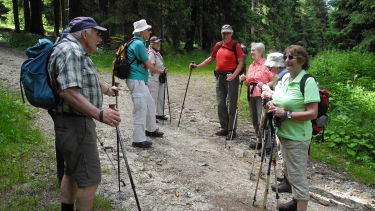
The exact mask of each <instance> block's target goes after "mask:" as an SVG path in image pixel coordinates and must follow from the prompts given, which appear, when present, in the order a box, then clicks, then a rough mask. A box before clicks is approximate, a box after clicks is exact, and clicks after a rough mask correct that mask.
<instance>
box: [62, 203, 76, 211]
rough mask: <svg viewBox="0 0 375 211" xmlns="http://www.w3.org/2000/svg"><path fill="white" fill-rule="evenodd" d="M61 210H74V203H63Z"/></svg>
mask: <svg viewBox="0 0 375 211" xmlns="http://www.w3.org/2000/svg"><path fill="white" fill-rule="evenodd" d="M61 211H74V204H65V203H61Z"/></svg>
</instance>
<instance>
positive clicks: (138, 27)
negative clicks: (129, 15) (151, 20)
mask: <svg viewBox="0 0 375 211" xmlns="http://www.w3.org/2000/svg"><path fill="white" fill-rule="evenodd" d="M133 26H134V31H133V34H134V33H136V32H142V31H144V30H146V29H151V28H152V26H151V25H148V24H147V22H146V20H145V19H141V20H139V21H136V22H134V23H133Z"/></svg>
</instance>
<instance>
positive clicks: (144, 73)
mask: <svg viewBox="0 0 375 211" xmlns="http://www.w3.org/2000/svg"><path fill="white" fill-rule="evenodd" d="M133 25H134V31H133V34H134V36H133V38H132V39H133V40H134V41H133V42H132V43H131V44H130V45H129V47H128V51H127V56H128V59H129V61H134V62H131V64H130V71H129V76H128V78H127V79H126V84H127V86H128V88H129V90H130V92H131V95H132V101H133V106H134V108H133V129H134V130H133V143H132V146H133V147H140V148H149V147H151V145H152V143H151V142H150V141H149V140H147V138H146V136H151V137H162V136H163V133H162V132H160V131H159V130H158V129H157V126H156V117H155V113H156V108H155V103H154V100H153V99H152V96H151V94H150V91H149V89H148V87H147V83H148V70H147V69H149V70H150V71H152V72H156V73H165V72H166V69H159V68H156V67H155V66H154V65H153V64H152V63H151V62H150V60H149V57H148V54H147V51H146V47H145V41H147V40H148V39H149V38H150V35H151V26H150V25H148V24H147V22H146V20H145V19H142V20H139V21H136V22H134V24H133Z"/></svg>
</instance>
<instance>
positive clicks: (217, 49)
mask: <svg viewBox="0 0 375 211" xmlns="http://www.w3.org/2000/svg"><path fill="white" fill-rule="evenodd" d="M215 46H216V45H215ZM221 47H223V41H220V42H219V45H218V46H217V48H216V51H215V53H214V55H215V57H216V55H217V52H218V51H219V49H220V48H221Z"/></svg>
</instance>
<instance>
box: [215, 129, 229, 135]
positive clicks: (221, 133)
mask: <svg viewBox="0 0 375 211" xmlns="http://www.w3.org/2000/svg"><path fill="white" fill-rule="evenodd" d="M215 135H217V136H226V135H228V130H224V129H222V130H219V131H217V132H216V133H215Z"/></svg>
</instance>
